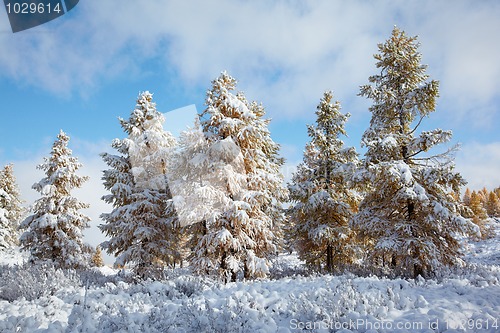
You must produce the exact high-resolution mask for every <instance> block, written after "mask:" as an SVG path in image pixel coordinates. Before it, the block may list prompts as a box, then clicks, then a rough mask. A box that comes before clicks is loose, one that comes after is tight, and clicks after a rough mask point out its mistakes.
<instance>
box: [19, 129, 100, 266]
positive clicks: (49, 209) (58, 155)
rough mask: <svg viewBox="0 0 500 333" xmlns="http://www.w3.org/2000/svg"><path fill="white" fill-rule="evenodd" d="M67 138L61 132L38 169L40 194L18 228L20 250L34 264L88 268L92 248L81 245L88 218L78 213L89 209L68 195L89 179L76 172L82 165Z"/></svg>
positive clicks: (87, 225) (35, 186) (35, 185)
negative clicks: (24, 252)
mask: <svg viewBox="0 0 500 333" xmlns="http://www.w3.org/2000/svg"><path fill="white" fill-rule="evenodd" d="M69 139H70V138H69V136H68V135H66V133H64V132H63V131H62V130H61V131H60V133H59V135H58V136H57V140H56V141H55V142H54V144H53V146H52V151H51V153H50V157H48V158H45V162H44V163H42V164H40V165H39V166H38V169H41V170H43V171H44V172H45V177H44V178H43V179H42V180H40V181H39V182H37V183H35V184H34V185H33V189H34V190H36V191H37V192H39V193H40V195H41V198H39V199H38V200H37V201H36V202H35V204H34V207H33V214H32V215H29V216H28V217H27V218H26V219H25V220H24V221H23V222H22V223H21V225H20V228H21V229H25V231H24V233H23V234H22V236H21V239H20V241H21V245H22V248H23V249H26V250H29V251H30V254H31V260H33V261H47V260H48V261H52V262H53V263H54V265H56V266H58V267H62V268H80V267H86V266H88V264H89V262H90V255H91V254H90V253H91V247H90V246H89V245H87V244H85V243H84V242H83V234H82V231H83V229H85V228H88V227H89V220H90V219H89V217H87V216H85V215H84V214H83V213H81V212H80V210H81V209H84V208H88V207H89V206H88V205H87V204H85V203H82V202H80V201H79V200H78V199H76V198H75V197H73V196H71V191H72V190H73V189H75V188H80V187H81V186H82V184H83V183H84V182H85V181H86V180H87V179H88V177H84V176H78V175H77V174H76V173H75V172H76V171H77V170H78V169H79V168H80V167H81V166H82V165H81V164H80V163H79V162H78V159H77V158H76V157H73V156H72V151H71V150H70V149H69V148H68V142H69Z"/></svg>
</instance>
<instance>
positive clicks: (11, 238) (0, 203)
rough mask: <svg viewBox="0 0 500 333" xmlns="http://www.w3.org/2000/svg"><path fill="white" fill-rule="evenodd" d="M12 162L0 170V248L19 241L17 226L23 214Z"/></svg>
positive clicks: (8, 246) (10, 245) (13, 244)
mask: <svg viewBox="0 0 500 333" xmlns="http://www.w3.org/2000/svg"><path fill="white" fill-rule="evenodd" d="M23 212H24V209H23V207H22V200H21V196H20V194H19V188H18V186H17V182H16V178H15V176H14V169H13V166H12V164H7V165H6V166H5V167H4V168H3V170H0V249H5V248H10V247H12V246H15V245H17V244H18V243H19V233H18V230H17V229H18V227H19V223H20V220H21V217H22V215H23Z"/></svg>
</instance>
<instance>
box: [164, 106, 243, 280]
mask: <svg viewBox="0 0 500 333" xmlns="http://www.w3.org/2000/svg"><path fill="white" fill-rule="evenodd" d="M215 153H216V151H215V150H212V149H210V146H209V142H208V140H207V138H206V136H205V134H204V133H203V131H202V130H201V125H200V120H199V117H198V116H196V118H195V119H194V126H193V127H190V128H188V129H186V130H185V131H182V132H181V133H180V136H179V142H178V146H177V149H176V151H175V153H174V154H173V155H172V158H171V163H170V167H169V173H168V177H169V185H170V189H171V192H172V199H170V200H169V201H168V202H167V210H168V211H172V210H174V211H175V212H176V213H177V217H178V222H179V225H180V227H181V228H183V232H182V239H181V241H182V245H183V247H184V257H186V258H187V257H191V256H192V255H193V252H192V251H193V250H194V249H195V247H196V246H197V244H198V243H199V241H200V240H201V238H202V237H203V236H204V235H206V234H207V225H208V224H210V225H211V224H213V223H214V221H215V220H216V219H217V218H218V217H219V216H220V214H221V212H222V211H223V210H224V209H223V207H225V206H226V205H227V204H228V203H229V198H228V197H227V192H226V187H225V185H226V183H225V182H224V180H223V179H220V178H219V177H220V174H219V173H216V172H214V170H217V169H218V168H219V167H220V166H221V163H222V162H223V161H222V160H221V158H220V156H216V155H215ZM238 153H239V151H238ZM230 162H232V161H230ZM198 260H199V261H204V260H205V256H204V255H199V256H198ZM198 266H200V267H205V265H202V264H199V265H198ZM207 266H210V265H209V263H207ZM200 272H204V273H206V272H207V269H202V270H201V271H200Z"/></svg>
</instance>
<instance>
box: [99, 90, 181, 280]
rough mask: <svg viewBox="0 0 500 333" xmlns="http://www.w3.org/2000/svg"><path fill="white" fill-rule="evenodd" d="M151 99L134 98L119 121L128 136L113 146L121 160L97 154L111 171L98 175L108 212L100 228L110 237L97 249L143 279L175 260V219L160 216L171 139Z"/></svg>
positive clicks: (143, 95) (165, 193)
mask: <svg viewBox="0 0 500 333" xmlns="http://www.w3.org/2000/svg"><path fill="white" fill-rule="evenodd" d="M152 97H153V96H152V94H151V93H149V92H147V91H146V92H143V93H141V94H139V97H138V99H137V104H136V107H135V109H134V110H133V111H132V113H131V115H130V118H129V119H128V120H124V119H120V123H121V125H122V128H123V129H124V130H125V132H126V133H127V134H128V137H127V138H125V139H123V140H115V141H114V142H113V145H114V146H115V148H117V149H118V150H119V151H120V152H121V153H122V154H123V155H122V156H114V155H109V154H103V158H104V160H105V161H106V162H107V163H108V165H109V166H110V167H112V168H113V169H110V170H107V171H105V174H104V181H105V187H106V188H107V189H108V190H110V191H111V194H110V195H107V196H105V197H103V199H104V200H105V201H107V202H109V203H113V211H112V212H111V213H109V214H102V215H101V216H102V218H103V219H104V220H105V221H106V224H104V225H101V226H100V228H101V230H102V231H103V232H104V233H105V234H106V235H107V236H109V237H111V238H110V240H109V241H106V242H104V243H102V247H103V248H104V249H106V251H107V252H108V253H113V254H115V255H117V259H116V264H117V265H121V266H124V265H126V264H127V263H132V264H133V265H134V270H135V272H136V273H137V274H138V275H141V276H143V277H146V276H147V275H148V274H150V273H153V272H154V271H157V270H158V269H161V268H162V267H163V266H164V265H169V264H170V265H173V264H174V263H175V262H176V261H177V260H179V254H178V251H177V244H176V242H177V234H178V231H177V229H176V228H175V226H174V223H173V219H175V217H174V216H167V215H166V202H167V200H168V199H169V198H170V197H171V194H170V189H169V186H168V181H167V166H168V158H169V154H170V151H171V149H172V148H173V147H174V146H175V139H174V137H173V136H172V135H171V134H170V133H169V132H166V131H164V130H163V122H164V118H163V115H162V114H161V113H159V112H158V111H157V110H156V104H155V103H154V102H153V101H152Z"/></svg>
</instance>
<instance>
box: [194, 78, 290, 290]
mask: <svg viewBox="0 0 500 333" xmlns="http://www.w3.org/2000/svg"><path fill="white" fill-rule="evenodd" d="M235 88H236V80H235V79H234V78H232V77H231V76H230V75H228V74H227V73H225V72H223V73H222V74H221V75H220V76H219V77H218V78H217V79H215V80H214V81H212V88H211V89H210V90H209V91H208V92H207V99H206V105H207V108H206V109H205V111H204V112H203V114H202V116H201V119H202V121H201V125H202V128H203V132H204V134H205V136H206V138H207V140H208V145H209V150H211V151H212V154H213V155H215V157H216V158H215V162H216V163H215V165H214V169H213V171H212V172H213V173H214V174H217V175H219V180H220V181H222V182H223V185H224V187H223V189H224V193H225V197H226V198H225V199H224V200H221V202H222V203H223V207H222V208H221V209H220V212H218V213H217V214H216V216H215V217H214V219H213V221H210V222H209V221H207V222H209V223H207V227H206V233H205V234H204V235H203V236H202V237H201V239H200V241H199V243H198V244H197V246H196V248H195V253H194V256H193V259H192V264H193V266H194V267H195V269H196V270H197V271H202V272H203V271H205V272H209V273H215V274H217V275H218V276H220V277H222V278H223V279H224V280H226V281H229V280H232V281H235V280H236V279H237V277H238V275H239V274H242V275H243V277H244V278H254V277H258V276H264V275H266V274H267V273H268V271H269V265H270V263H269V261H268V258H269V257H270V256H271V255H273V254H275V253H276V251H277V242H278V241H277V238H276V236H275V233H274V232H273V230H275V229H276V226H277V225H280V224H281V223H282V221H283V219H284V214H283V212H282V209H281V203H282V202H283V201H284V200H285V198H286V194H287V193H286V189H285V188H284V187H283V186H282V181H283V176H282V175H281V172H280V167H281V165H282V164H283V160H282V159H281V158H279V157H278V151H279V146H278V145H277V144H276V143H275V142H274V141H273V140H272V139H271V137H270V133H269V130H268V124H269V120H267V119H264V118H263V116H264V114H265V112H264V108H263V107H262V106H261V105H259V104H257V103H255V102H252V103H250V102H248V101H247V100H246V98H245V96H244V95H243V94H242V93H233V91H234V90H235ZM218 161H220V162H222V163H220V162H218ZM219 186H220V183H219Z"/></svg>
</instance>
